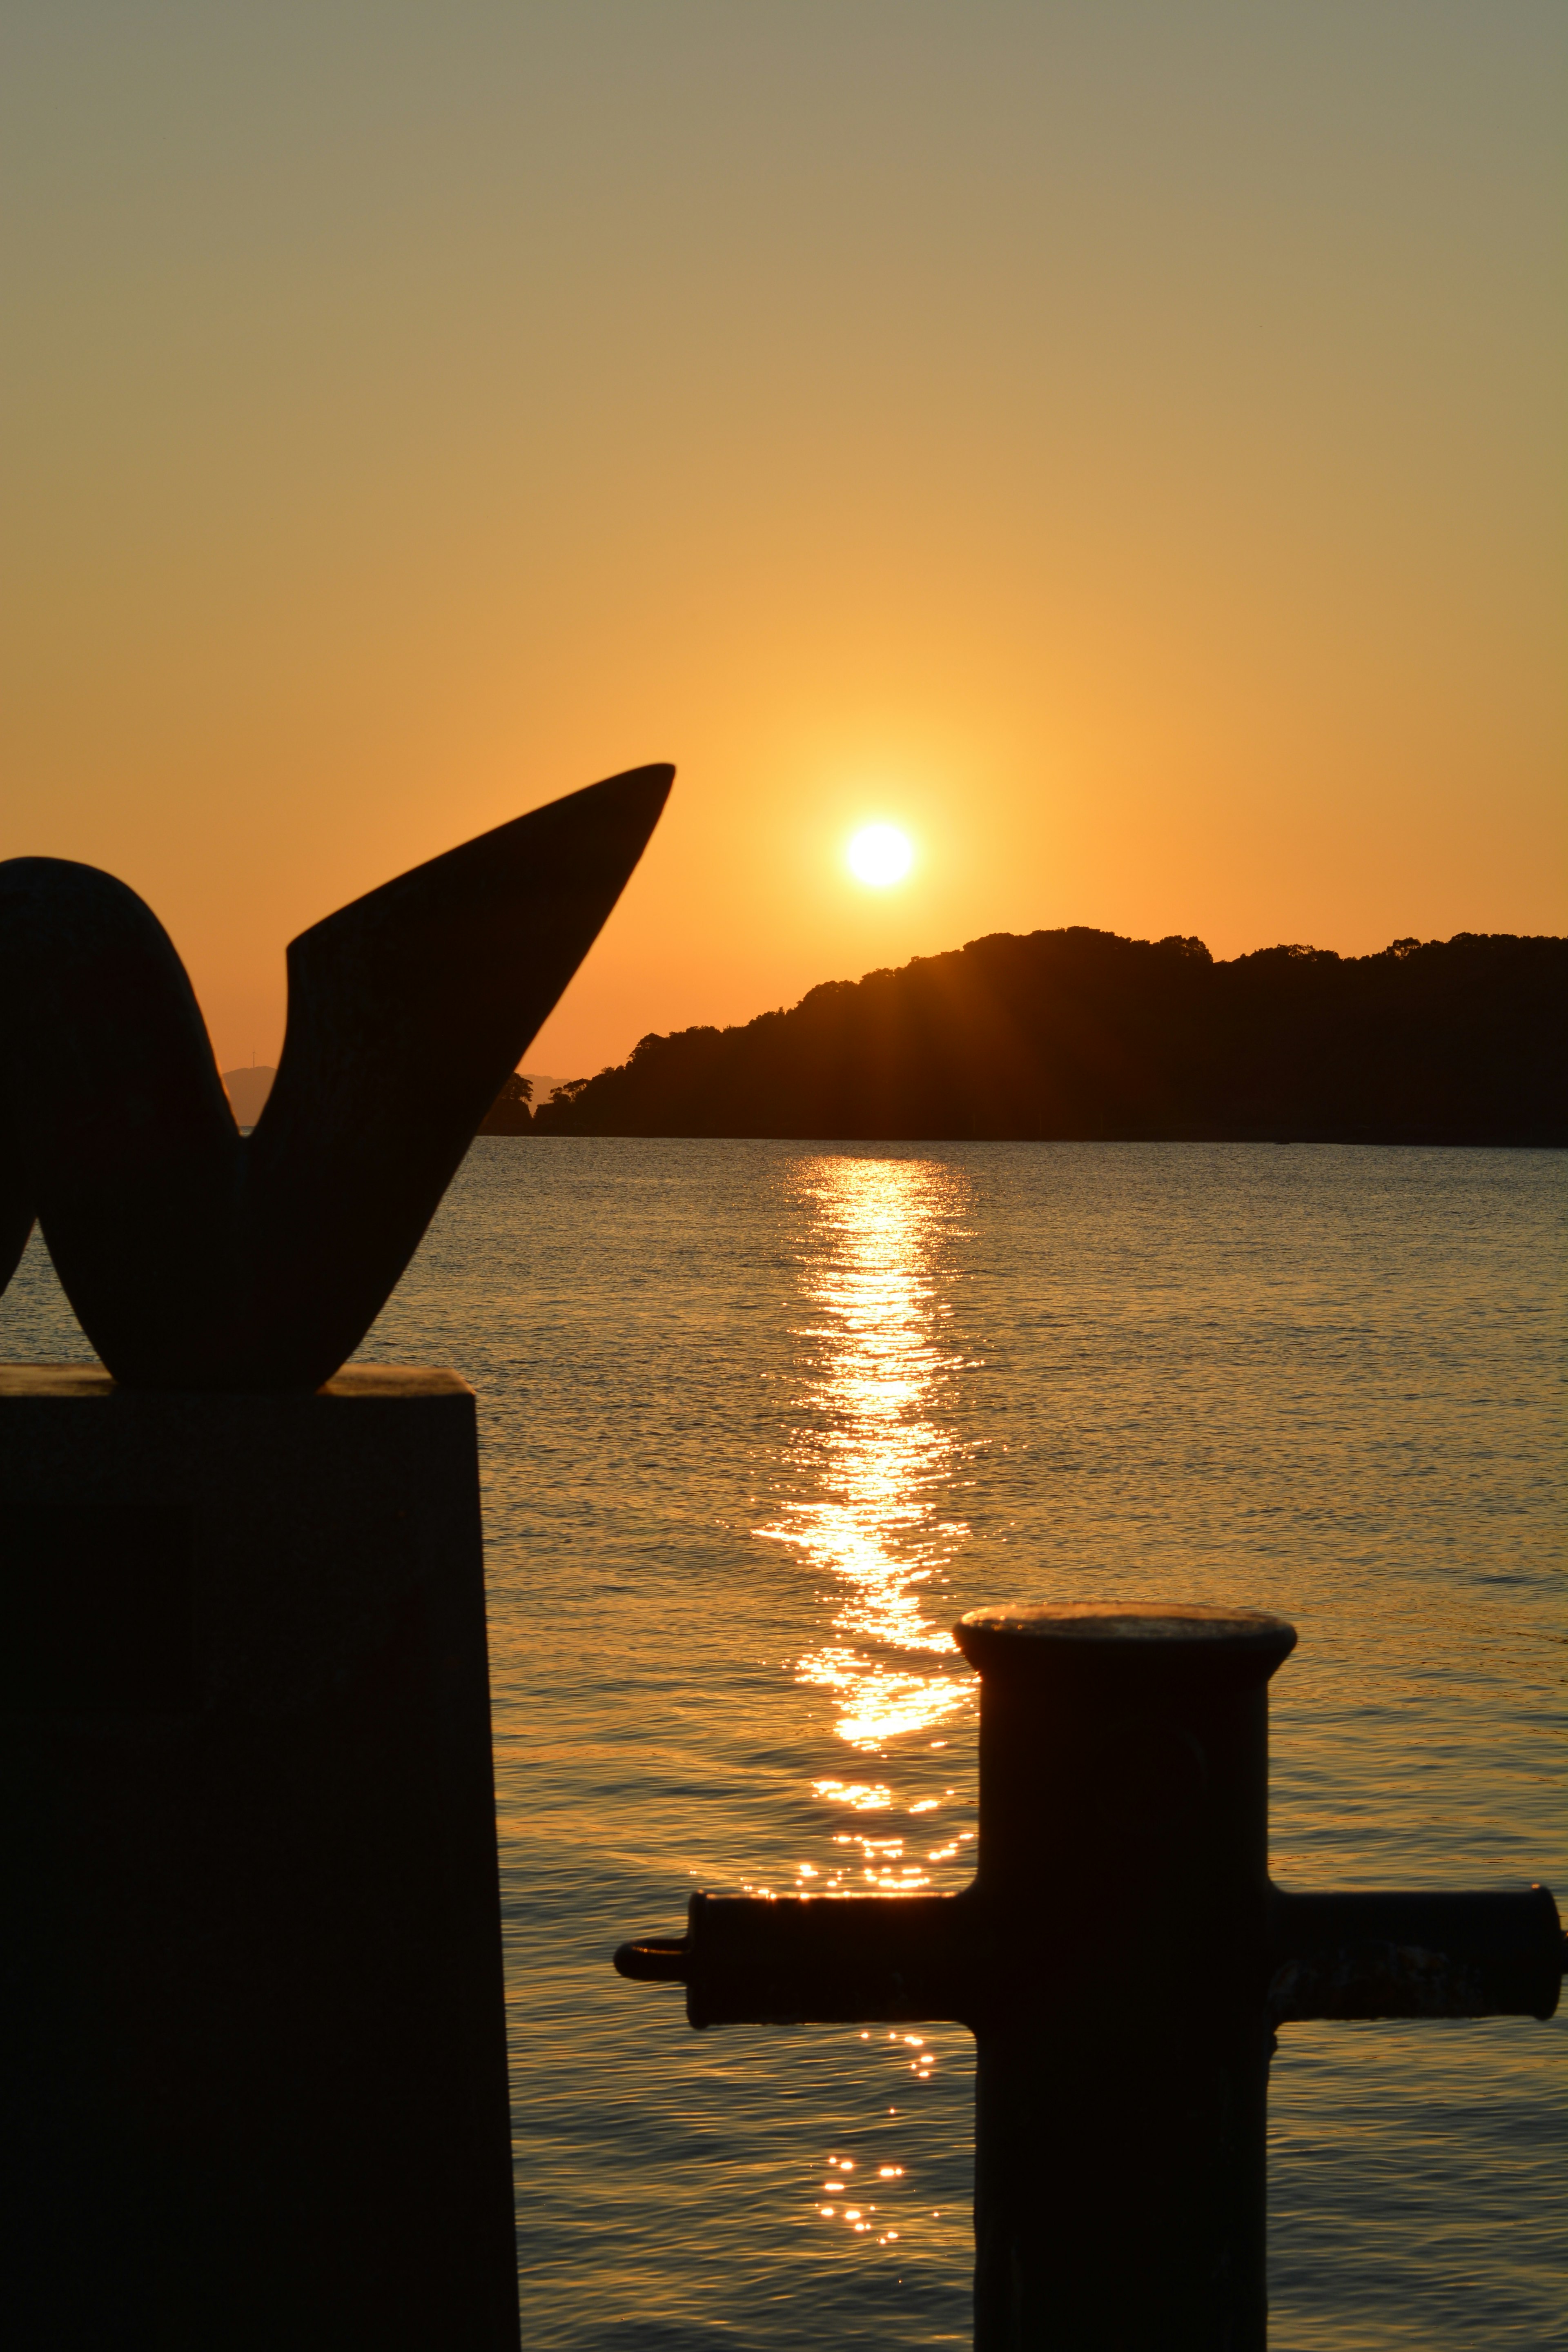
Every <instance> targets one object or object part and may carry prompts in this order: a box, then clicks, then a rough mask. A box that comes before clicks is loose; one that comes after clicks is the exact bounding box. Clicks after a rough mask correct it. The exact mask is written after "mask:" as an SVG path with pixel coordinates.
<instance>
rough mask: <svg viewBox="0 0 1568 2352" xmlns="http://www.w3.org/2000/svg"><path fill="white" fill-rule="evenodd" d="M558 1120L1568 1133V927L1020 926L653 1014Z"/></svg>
mask: <svg viewBox="0 0 1568 2352" xmlns="http://www.w3.org/2000/svg"><path fill="white" fill-rule="evenodd" d="M518 1131H519V1132H526V1133H528V1134H530V1135H534V1136H545V1135H598V1136H605V1137H608V1136H624V1137H627V1138H631V1137H665V1138H669V1139H676V1138H685V1139H698V1138H709V1139H714V1140H718V1139H726V1140H734V1141H743V1140H754V1141H763V1140H767V1141H778V1142H827V1141H834V1142H841V1143H842V1142H888V1143H890V1142H931V1143H936V1142H942V1143H965V1142H973V1143H981V1142H986V1143H1001V1142H1041V1143H1045V1142H1063V1143H1065V1142H1078V1143H1112V1142H1120V1143H1185V1142H1190V1143H1263V1144H1273V1145H1276V1146H1280V1147H1289V1146H1293V1145H1298V1144H1303V1145H1304V1144H1310V1143H1333V1144H1346V1145H1351V1144H1365V1145H1392V1144H1401V1145H1409V1146H1411V1147H1413V1148H1427V1149H1441V1148H1447V1147H1453V1146H1457V1145H1477V1146H1481V1145H1484V1146H1488V1147H1490V1148H1494V1149H1499V1150H1557V1149H1561V1148H1563V1146H1564V1145H1568V940H1561V939H1554V938H1519V937H1516V936H1514V935H1513V934H1511V933H1500V932H1492V933H1478V932H1460V933H1458V935H1457V936H1456V937H1455V938H1453V939H1451V940H1426V941H1423V940H1395V941H1394V943H1393V945H1392V946H1390V947H1388V948H1385V949H1384V950H1382V951H1381V952H1380V953H1378V954H1375V955H1369V956H1339V955H1336V954H1335V953H1333V952H1332V950H1327V949H1321V948H1308V947H1300V946H1284V947H1278V948H1268V949H1263V950H1258V952H1257V953H1255V954H1252V955H1247V956H1238V957H1237V958H1235V959H1234V960H1233V961H1229V962H1216V961H1215V959H1214V958H1213V957H1212V956H1211V955H1210V953H1209V951H1208V950H1207V948H1206V947H1205V945H1204V943H1203V941H1202V940H1197V939H1192V938H1184V937H1172V938H1168V939H1164V940H1129V939H1123V938H1121V937H1120V936H1119V935H1118V934H1116V933H1115V932H1110V931H1098V930H1090V929H1084V928H1082V927H1075V928H1073V929H1064V930H1054V931H1035V932H1031V933H1029V934H1027V935H1026V936H1019V935H1016V934H1014V933H1008V932H998V933H994V934H993V935H992V936H991V937H989V938H986V939H983V940H971V941H970V943H969V944H968V945H967V946H966V947H963V948H959V949H955V950H952V951H951V952H949V953H947V954H945V955H937V956H928V957H916V958H915V959H913V960H912V961H910V963H908V964H905V965H903V966H901V967H900V969H899V970H897V971H875V972H868V974H867V975H866V976H865V978H864V979H862V980H859V981H832V982H826V983H825V984H824V985H823V986H821V987H818V988H815V989H813V990H811V991H810V992H809V993H808V994H807V995H806V996H805V997H804V998H803V999H802V1000H801V1002H800V1003H798V1004H796V1005H795V1006H794V1007H793V1008H791V1009H790V1010H789V1011H787V1012H786V1011H783V1010H781V1011H779V1012H776V1013H762V1014H760V1015H758V1017H757V1018H756V1019H755V1020H752V1021H750V1022H746V1023H744V1024H737V1025H735V1026H732V1027H730V1028H726V1029H719V1028H712V1027H700V1028H694V1029H686V1030H680V1031H677V1032H676V1033H675V1034H672V1035H669V1036H660V1035H650V1036H647V1037H645V1038H643V1039H642V1040H641V1042H640V1043H639V1044H638V1045H637V1047H636V1048H635V1049H634V1051H633V1052H632V1054H631V1055H629V1056H628V1058H627V1059H626V1061H625V1062H624V1063H622V1064H620V1065H619V1066H616V1067H615V1068H612V1069H607V1070H602V1071H601V1072H600V1073H599V1074H598V1076H596V1077H594V1078H591V1079H578V1080H575V1081H573V1082H571V1083H569V1084H568V1085H566V1086H564V1087H559V1088H558V1089H557V1090H556V1093H555V1096H554V1098H553V1099H552V1101H550V1102H549V1103H546V1104H544V1105H542V1107H541V1108H539V1109H538V1110H537V1111H535V1112H533V1113H532V1114H531V1116H525V1117H524V1118H522V1119H521V1120H520V1121H519V1122H518Z"/></svg>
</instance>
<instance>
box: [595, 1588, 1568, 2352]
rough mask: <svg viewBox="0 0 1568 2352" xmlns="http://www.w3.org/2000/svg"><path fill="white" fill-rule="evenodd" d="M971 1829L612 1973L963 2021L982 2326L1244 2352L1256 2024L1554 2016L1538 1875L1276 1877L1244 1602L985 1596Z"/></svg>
mask: <svg viewBox="0 0 1568 2352" xmlns="http://www.w3.org/2000/svg"><path fill="white" fill-rule="evenodd" d="M953 1630H954V1633H955V1635H956V1637H957V1640H958V1643H959V1645H960V1647H961V1648H962V1649H963V1654H964V1655H965V1656H966V1657H967V1658H968V1659H969V1660H970V1662H971V1663H972V1664H973V1665H975V1666H976V1667H978V1669H979V1671H980V1675H981V1710H980V1845H979V1865H978V1868H977V1870H976V1873H975V1876H974V1880H973V1885H970V1886H968V1887H966V1888H964V1889H963V1892H962V1893H961V1894H958V1895H906V1896H885V1895H871V1896H842V1895H796V1896H773V1895H765V1896H715V1895H693V1896H692V1897H691V1906H690V1916H689V1928H688V1933H687V1935H686V1936H685V1937H683V1938H674V1937H664V1938H661V1937H647V1938H644V1939H643V1940H641V1941H639V1942H637V1943H634V1944H626V1945H623V1946H622V1947H621V1948H620V1950H619V1951H618V1952H617V1953H616V1968H617V1969H619V1971H620V1973H621V1974H622V1975H623V1976H627V1977H635V1978H640V1979H652V1980H655V1981H663V1982H679V1983H683V1984H684V1985H685V1986H686V1989H687V2015H688V2018H689V2021H690V2022H691V2023H692V2024H693V2025H697V2026H707V2025H724V2024H742V2023H744V2024H808V2023H809V2024H837V2023H853V2022H858V2023H864V2022H867V2021H877V2020H889V2021H905V2022H912V2021H917V2020H935V2019H952V2020H954V2021H957V2022H959V2023H961V2024H964V2025H967V2026H968V2027H969V2028H970V2029H971V2031H972V2032H973V2034H974V2037H975V2041H976V2043H977V2045H978V2068H977V2078H976V2096H975V2109H976V2112H975V2179H974V2234H975V2270H974V2323H975V2326H974V2341H975V2346H976V2352H1026V2347H1027V2352H1034V2347H1042V2346H1046V2345H1049V2346H1051V2347H1053V2352H1131V2347H1136V2352H1145V2347H1147V2352H1155V2347H1160V2352H1188V2347H1191V2352H1200V2347H1201V2352H1222V2347H1223V2352H1260V2348H1261V2347H1263V2346H1264V2344H1265V2342H1266V2338H1267V2325H1268V2323H1267V2303H1266V2280H1265V2267H1264V2202H1265V2197H1264V2192H1265V2156H1266V2149H1265V2141H1266V2127H1267V2116H1266V2099H1267V2090H1268V2060H1269V2056H1270V2053H1271V2052H1272V2050H1273V2048H1274V2029H1275V2028H1276V2026H1278V2025H1279V2024H1282V2023H1285V2022H1287V2021H1304V2020H1308V2019H1322V2018H1380V2017H1383V2018H1386V2017H1493V2016H1523V2017H1537V2018H1545V2017H1550V2016H1551V2015H1552V2012H1553V2011H1554V2010H1555V2008H1556V2006H1557V1997H1558V1991H1559V1987H1560V1983H1561V1979H1562V1974H1563V1933H1562V1929H1561V1927H1560V1925H1559V1922H1558V1917H1557V1909H1556V1906H1555V1904H1554V1903H1553V1901H1552V1896H1551V1895H1549V1894H1548V1893H1547V1891H1546V1889H1545V1888H1544V1887H1542V1886H1532V1887H1530V1888H1527V1889H1521V1890H1520V1891H1518V1892H1511V1893H1500V1894H1480V1895H1472V1894H1457V1895H1445V1894H1430V1895H1428V1894H1394V1895H1373V1894H1349V1895H1311V1894H1301V1895H1298V1894H1287V1893H1283V1892H1281V1891H1280V1890H1279V1888H1277V1887H1275V1886H1273V1885H1271V1884H1270V1882H1269V1878H1268V1680H1269V1677H1270V1675H1272V1674H1273V1673H1274V1670H1275V1668H1276V1667H1277V1666H1278V1665H1279V1664H1281V1662H1282V1661H1283V1660H1284V1659H1285V1658H1286V1657H1287V1656H1288V1655H1289V1652H1290V1651H1291V1650H1292V1649H1293V1648H1294V1646H1295V1642H1296V1635H1295V1632H1294V1629H1293V1628H1292V1627H1291V1626H1289V1625H1288V1624H1287V1623H1286V1622H1284V1620H1283V1619H1282V1618H1279V1617H1272V1616H1268V1615H1267V1614H1265V1613H1264V1612H1261V1611H1256V1610H1229V1611H1227V1610H1220V1609H1206V1608H1188V1607H1180V1606H1170V1605H1167V1604H1165V1603H1155V1604H1150V1605H1148V1606H1146V1607H1138V1606H1117V1607H1103V1608H1102V1607H1098V1606H1094V1605H1092V1604H1086V1605H1076V1606H1071V1607H1064V1608H995V1609H981V1610H976V1611H974V1612H972V1613H971V1614H970V1615H969V1616H966V1617H965V1618H963V1621H962V1622H961V1623H959V1624H958V1625H957V1626H955V1627H954V1629H953Z"/></svg>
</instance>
